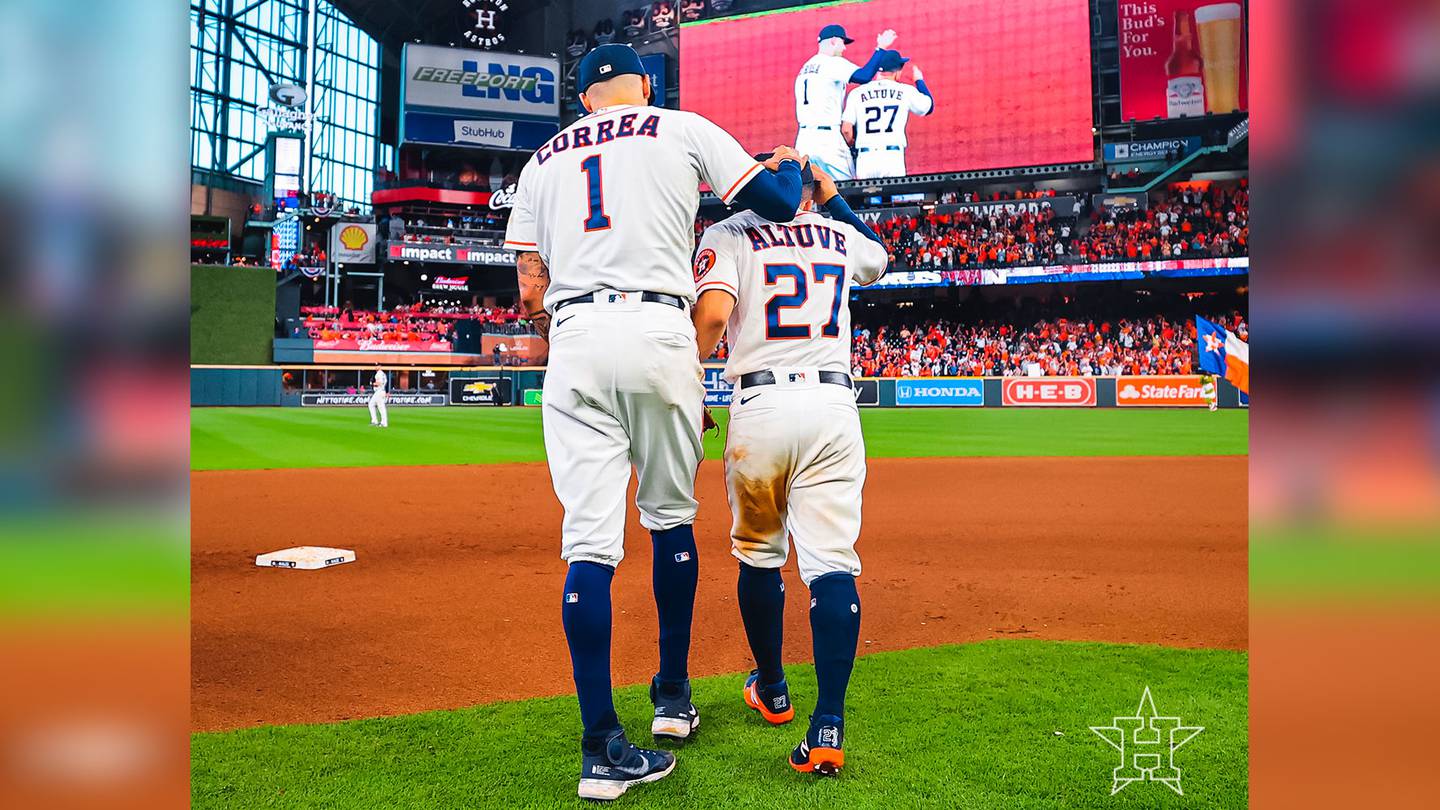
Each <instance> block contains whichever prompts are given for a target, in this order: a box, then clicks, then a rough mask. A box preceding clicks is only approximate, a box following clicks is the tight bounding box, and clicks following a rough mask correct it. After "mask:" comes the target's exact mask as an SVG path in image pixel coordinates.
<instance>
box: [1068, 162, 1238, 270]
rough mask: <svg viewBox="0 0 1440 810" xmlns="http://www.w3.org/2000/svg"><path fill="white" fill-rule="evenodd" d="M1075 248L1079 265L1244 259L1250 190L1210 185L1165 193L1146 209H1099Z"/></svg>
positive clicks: (1173, 189) (1233, 186) (1177, 188)
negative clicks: (1162, 260) (1094, 262)
mask: <svg viewBox="0 0 1440 810" xmlns="http://www.w3.org/2000/svg"><path fill="white" fill-rule="evenodd" d="M1092 216H1093V220H1094V221H1093V222H1092V223H1091V224H1090V229H1089V230H1088V231H1086V232H1085V234H1084V235H1083V236H1082V238H1081V239H1080V240H1078V244H1077V245H1076V254H1077V255H1078V258H1079V260H1080V261H1085V262H1088V261H1101V262H1103V261H1145V260H1147V259H1184V258H1203V257H1207V256H1243V255H1246V254H1248V253H1249V251H1250V187H1249V183H1248V182H1247V181H1246V180H1241V181H1240V182H1239V183H1238V184H1236V185H1224V184H1220V183H1214V184H1211V185H1210V186H1209V187H1208V188H1203V187H1193V186H1188V185H1181V186H1176V187H1172V188H1169V189H1167V191H1166V194H1165V195H1164V196H1163V197H1162V198H1161V199H1160V200H1159V201H1158V202H1152V203H1151V204H1150V207H1149V208H1148V209H1141V210H1109V211H1106V210H1102V209H1097V210H1096V211H1095V212H1094V214H1093V215H1092Z"/></svg>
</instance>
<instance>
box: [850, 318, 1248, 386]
mask: <svg viewBox="0 0 1440 810" xmlns="http://www.w3.org/2000/svg"><path fill="white" fill-rule="evenodd" d="M1211 320H1213V321H1215V322H1216V323H1219V324H1221V325H1224V326H1226V327H1227V328H1229V329H1231V330H1232V331H1234V332H1236V334H1238V335H1240V336H1241V337H1242V338H1243V337H1247V335H1248V328H1247V324H1246V322H1245V317H1244V315H1243V314H1241V313H1239V312H1232V313H1229V314H1227V315H1217V316H1215V317H1213V318H1211ZM852 346H853V355H852V356H853V362H854V368H853V369H852V371H853V372H854V374H855V375H856V376H863V377H955V376H961V377H965V376H977V377H978V376H998V377H1043V376H1057V375H1059V376H1112V375H1119V374H1191V373H1196V369H1195V367H1194V363H1195V359H1196V353H1195V322H1194V318H1193V316H1175V315H1150V316H1146V317H1136V318H1117V319H1113V320H1112V319H1105V320H1097V319H1071V318H1067V317H1058V316H1057V317H1042V318H1039V319H1035V320H1021V319H1018V318H1017V319H995V320H990V319H985V320H978V321H975V322H971V323H962V322H958V321H953V320H946V319H936V320H930V321H927V322H924V323H919V324H899V325H896V324H886V325H881V326H874V327H871V326H865V325H861V326H856V327H855V328H854V332H853V340H852Z"/></svg>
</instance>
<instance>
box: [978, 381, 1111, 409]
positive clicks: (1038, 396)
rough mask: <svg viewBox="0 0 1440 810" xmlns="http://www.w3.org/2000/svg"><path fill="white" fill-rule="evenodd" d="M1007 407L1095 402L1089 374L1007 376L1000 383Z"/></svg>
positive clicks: (1080, 405)
mask: <svg viewBox="0 0 1440 810" xmlns="http://www.w3.org/2000/svg"><path fill="white" fill-rule="evenodd" d="M1001 393H1002V398H1001V403H1002V404H1004V405H1006V406H1007V407H1025V406H1030V405H1040V406H1044V407H1049V408H1086V407H1094V405H1095V378H1093V377H1007V378H1005V380H1004V383H1003V385H1002V387H1001Z"/></svg>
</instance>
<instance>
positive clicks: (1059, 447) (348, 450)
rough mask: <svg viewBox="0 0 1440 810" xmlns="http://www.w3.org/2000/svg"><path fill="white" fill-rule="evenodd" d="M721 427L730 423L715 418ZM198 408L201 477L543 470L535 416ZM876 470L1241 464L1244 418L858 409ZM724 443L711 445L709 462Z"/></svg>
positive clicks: (195, 453) (194, 435) (1228, 414)
mask: <svg viewBox="0 0 1440 810" xmlns="http://www.w3.org/2000/svg"><path fill="white" fill-rule="evenodd" d="M715 413H716V417H717V419H718V420H719V421H720V422H721V424H722V425H723V424H724V423H725V420H726V417H727V415H728V412H727V411H725V410H724V409H716V411H715ZM390 414H391V419H390V427H389V428H388V429H387V430H377V429H374V428H371V427H370V426H369V423H368V416H367V414H366V411H365V409H364V408H195V409H192V410H191V421H190V425H191V427H190V435H191V466H192V468H193V469H196V470H219V469H274V468H293V467H368V466H391V465H413V464H501V463H506V462H519V461H544V460H545V449H544V446H543V444H542V442H541V436H540V409H539V408H502V409H486V408H473V409H469V408H392V409H391V410H390ZM861 419H862V421H863V422H864V425H865V445H866V449H867V454H868V455H869V456H870V457H872V458H916V457H934V456H1191V455H1240V454H1245V453H1247V452H1248V449H1249V424H1250V423H1249V413H1248V412H1246V411H1241V410H1226V411H1220V412H1218V413H1210V412H1209V411H1204V410H1121V409H1109V408H1107V409H1073V410H1066V409H1060V408H1056V409H1036V410H1024V409H1019V408H1014V409H1002V408H984V409H981V408H974V409H964V408H929V409H913V410H911V409H888V408H887V409H873V410H872V409H864V410H862V411H861ZM723 446H724V442H723V440H722V439H721V438H717V437H715V436H714V435H713V434H712V435H711V436H709V437H707V438H706V443H705V447H706V457H707V458H719V457H720V451H721V448H722V447H723Z"/></svg>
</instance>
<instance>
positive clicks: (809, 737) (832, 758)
mask: <svg viewBox="0 0 1440 810" xmlns="http://www.w3.org/2000/svg"><path fill="white" fill-rule="evenodd" d="M844 745H845V721H844V720H842V719H840V718H839V717H836V716H835V715H833V714H820V715H815V716H813V717H811V718H810V730H809V731H808V732H806V734H805V739H804V740H802V741H801V742H800V744H799V745H797V746H795V750H794V751H791V752H790V767H792V768H794V769H795V770H797V771H799V772H801V773H818V774H820V775H822V776H834V775H835V774H837V773H839V772H840V769H841V768H842V767H844V765H845V751H844Z"/></svg>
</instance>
